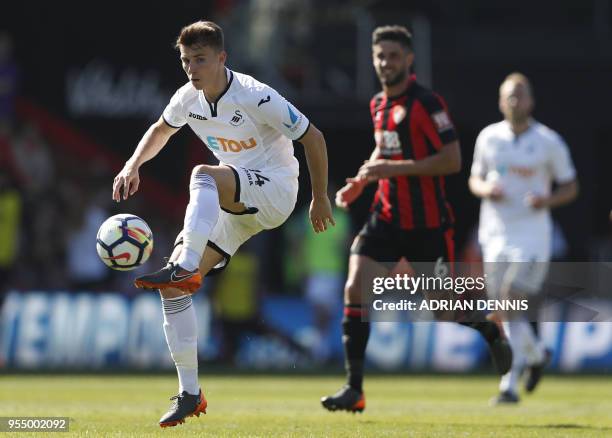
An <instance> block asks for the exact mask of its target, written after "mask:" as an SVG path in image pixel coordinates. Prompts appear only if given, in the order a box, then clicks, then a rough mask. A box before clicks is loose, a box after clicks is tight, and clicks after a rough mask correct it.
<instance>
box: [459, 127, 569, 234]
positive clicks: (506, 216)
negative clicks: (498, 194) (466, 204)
mask: <svg viewBox="0 0 612 438" xmlns="http://www.w3.org/2000/svg"><path fill="white" fill-rule="evenodd" d="M471 174H472V175H474V176H479V177H481V178H483V179H484V180H486V181H498V183H499V185H500V187H501V189H502V191H503V194H504V197H503V199H501V200H499V201H492V200H489V199H483V200H482V204H481V207H480V225H479V230H478V231H479V232H478V237H479V241H480V243H481V244H482V245H483V246H484V245H487V243H488V242H490V241H491V240H493V239H496V238H500V239H501V240H502V241H503V242H524V241H526V240H538V239H540V240H539V241H540V242H542V244H544V245H549V244H550V234H551V232H552V224H551V218H550V212H549V210H548V209H540V210H536V209H534V208H532V207H529V206H528V205H527V203H526V201H525V198H526V196H527V195H528V194H529V193H533V194H535V195H542V196H548V195H549V194H550V192H551V185H552V182H553V181H555V182H557V183H567V182H570V181H572V180H574V179H575V177H576V171H575V169H574V165H573V164H572V159H571V157H570V153H569V149H568V147H567V145H566V144H565V142H564V141H563V139H562V138H561V137H560V136H559V134H557V133H556V132H555V131H553V130H551V129H550V128H548V127H546V126H544V125H542V124H541V123H539V122H536V121H535V120H531V122H530V125H529V128H528V129H527V131H525V132H523V133H522V134H520V135H518V136H517V135H515V134H514V133H513V132H512V129H511V127H510V123H508V122H507V121H505V120H504V121H502V122H499V123H494V124H492V125H489V126H487V127H486V128H484V129H483V130H482V131H481V133H480V134H479V135H478V138H477V140H476V148H475V150H474V161H473V164H472V170H471ZM496 240H497V239H496Z"/></svg>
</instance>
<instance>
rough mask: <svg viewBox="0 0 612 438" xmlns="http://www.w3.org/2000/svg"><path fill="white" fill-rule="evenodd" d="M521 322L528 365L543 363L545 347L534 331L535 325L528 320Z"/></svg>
mask: <svg viewBox="0 0 612 438" xmlns="http://www.w3.org/2000/svg"><path fill="white" fill-rule="evenodd" d="M520 324H521V332H522V336H523V354H525V361H526V362H527V365H535V364H538V363H541V362H542V361H543V360H544V354H545V352H544V347H543V346H542V344H541V342H540V341H539V340H538V338H537V336H536V334H535V333H534V331H533V327H531V324H530V323H529V322H528V321H526V320H523V321H520Z"/></svg>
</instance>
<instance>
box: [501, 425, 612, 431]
mask: <svg viewBox="0 0 612 438" xmlns="http://www.w3.org/2000/svg"><path fill="white" fill-rule="evenodd" d="M506 426H508V427H516V428H519V429H581V430H582V429H584V430H586V429H589V430H599V431H601V432H605V431H612V427H601V426H590V425H588V424H572V423H560V424H507V425H506Z"/></svg>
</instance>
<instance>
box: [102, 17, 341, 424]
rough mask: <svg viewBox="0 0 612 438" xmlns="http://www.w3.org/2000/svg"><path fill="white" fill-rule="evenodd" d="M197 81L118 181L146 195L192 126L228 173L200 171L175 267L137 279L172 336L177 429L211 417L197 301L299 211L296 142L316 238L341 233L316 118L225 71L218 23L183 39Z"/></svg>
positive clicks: (190, 29)
mask: <svg viewBox="0 0 612 438" xmlns="http://www.w3.org/2000/svg"><path fill="white" fill-rule="evenodd" d="M176 48H177V49H178V50H179V51H180V56H181V62H182V66H183V69H184V70H185V73H186V74H187V76H188V78H189V82H187V83H186V84H185V85H184V86H182V87H181V88H179V89H178V91H177V92H176V93H175V94H174V96H173V97H172V99H171V100H170V103H169V104H168V106H167V107H166V109H165V110H164V112H163V115H162V116H161V117H160V119H159V120H158V121H157V122H156V123H154V124H153V125H152V126H151V127H150V128H149V130H148V131H147V132H146V133H145V134H144V136H143V138H142V140H141V141H140V143H139V144H138V146H137V147H136V150H135V151H134V153H133V155H132V157H131V158H130V159H129V160H128V161H127V162H126V164H125V166H124V168H123V169H122V170H121V172H120V173H119V174H118V175H117V176H116V177H115V180H114V184H113V199H114V200H116V201H117V202H118V201H119V200H120V199H121V197H123V199H127V198H128V196H130V195H133V194H134V193H135V192H136V191H137V190H138V184H139V175H138V169H139V167H140V166H141V165H142V164H143V163H144V162H146V161H148V160H150V159H152V158H153V157H154V156H155V155H157V153H158V152H159V151H160V150H161V149H162V148H163V147H164V146H165V144H166V143H167V141H168V140H169V138H170V137H171V136H172V135H173V134H174V133H176V132H177V131H178V130H179V129H180V128H181V127H183V126H184V125H189V126H190V127H191V129H192V130H193V131H194V132H195V133H196V135H198V137H200V139H201V140H202V141H203V142H204V144H205V145H206V146H207V147H208V148H209V149H210V150H211V151H212V152H213V154H214V155H215V156H216V157H217V158H218V159H219V165H214V166H213V165H199V166H196V167H195V168H194V169H193V173H192V175H191V181H190V186H189V193H190V197H189V204H188V206H187V210H186V213H185V221H184V226H183V230H182V232H181V233H180V234H179V236H178V238H177V241H176V244H175V250H174V252H173V254H172V256H171V257H170V262H169V263H168V264H167V265H166V266H165V267H164V268H162V269H161V270H159V271H157V272H155V273H152V274H149V275H144V276H141V277H139V278H137V279H136V281H135V285H136V286H137V287H139V288H144V289H159V291H160V294H161V298H162V308H163V313H164V332H165V335H166V341H167V343H168V347H169V350H170V353H171V355H172V359H173V360H174V363H175V365H176V368H177V373H178V378H179V394H178V395H177V396H175V397H173V400H175V402H174V404H173V405H172V407H171V408H170V410H169V411H168V412H167V413H166V414H165V415H164V416H163V417H162V418H161V419H160V422H159V423H160V426H162V427H167V426H175V425H177V424H180V423H183V422H184V420H185V417H189V416H192V415H198V416H199V415H200V413H203V412H205V410H206V406H207V402H206V400H205V398H204V396H203V394H202V392H201V390H200V387H199V384H198V358H197V325H196V315H195V311H194V309H193V306H192V302H191V293H192V292H195V291H196V290H197V289H198V288H199V287H200V286H201V283H202V277H203V276H205V275H206V274H208V273H209V272H211V271H215V270H217V271H218V270H220V269H223V268H224V267H225V266H226V265H227V263H228V262H229V260H230V258H231V256H232V255H233V254H234V253H235V252H236V250H237V249H238V247H240V245H242V244H243V243H244V242H245V241H247V240H248V239H249V238H250V237H251V236H253V235H254V234H257V233H258V232H260V231H262V230H265V229H271V228H275V227H278V226H279V225H281V224H282V223H283V222H285V220H286V219H287V217H288V216H289V215H290V213H291V211H292V210H293V208H294V206H295V203H296V199H297V191H298V170H299V164H298V161H297V159H296V158H295V157H294V154H293V145H292V140H295V141H298V140H299V141H300V142H301V143H302V144H303V145H304V149H305V155H306V159H307V162H308V170H309V172H310V179H311V184H312V202H311V204H310V221H311V223H312V226H313V228H314V231H315V232H322V231H325V230H326V229H327V226H328V223H329V224H332V225H334V220H333V217H332V209H331V204H330V201H329V199H328V197H327V149H326V145H325V139H324V138H323V135H322V134H321V132H320V131H319V130H318V129H317V128H316V127H315V126H314V125H312V124H311V123H310V122H309V121H308V119H307V118H306V116H304V115H303V114H302V113H300V112H299V111H298V110H297V109H296V108H295V107H294V106H293V105H292V104H291V103H289V102H287V101H286V100H285V99H284V98H283V97H282V96H281V95H280V94H278V93H277V92H276V91H275V90H274V89H272V88H270V87H269V86H267V85H266V84H262V83H261V82H258V81H256V80H255V79H253V78H252V77H250V76H247V75H244V74H241V73H237V72H234V71H231V70H230V69H228V68H227V67H225V61H226V58H227V54H226V52H225V50H224V45H223V31H222V30H221V28H220V27H219V26H218V25H216V24H215V23H212V22H210V21H198V22H196V23H193V24H191V25H189V26H186V27H184V28H183V29H182V30H181V33H180V35H179V37H178V39H177V41H176Z"/></svg>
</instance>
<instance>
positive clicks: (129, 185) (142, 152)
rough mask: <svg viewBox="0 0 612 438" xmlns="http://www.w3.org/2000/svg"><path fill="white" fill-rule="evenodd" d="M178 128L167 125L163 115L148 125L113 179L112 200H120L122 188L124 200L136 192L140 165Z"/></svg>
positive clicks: (155, 152) (159, 149)
mask: <svg viewBox="0 0 612 438" xmlns="http://www.w3.org/2000/svg"><path fill="white" fill-rule="evenodd" d="M179 129H180V128H174V127H172V126H170V125H168V124H167V123H166V122H165V121H164V119H163V117H160V118H159V120H158V121H157V122H155V123H153V124H152V125H151V126H150V127H149V129H148V130H147V132H145V134H144V135H143V136H142V139H141V140H140V142H139V143H138V146H136V150H135V151H134V153H133V154H132V156H131V157H130V159H129V160H127V162H126V163H125V165H124V166H123V169H121V172H119V173H118V174H117V176H116V177H115V179H114V181H113V200H114V201H117V202H119V201H120V200H121V192H122V190H123V199H124V200H125V199H127V198H128V196H131V195H133V194H134V193H136V191H137V190H138V186H139V184H140V176H139V174H138V170H139V169H140V166H142V164H143V163H145V162H147V161H149V160H150V159H152V158H153V157H155V156H156V155H157V154H158V153H159V151H161V150H162V148H163V147H164V146H165V145H166V143H167V142H168V140H169V139H170V137H171V136H172V135H173V134H174V133H176V132H177V131H178V130H179Z"/></svg>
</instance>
